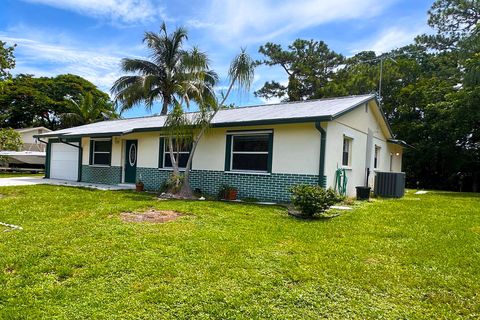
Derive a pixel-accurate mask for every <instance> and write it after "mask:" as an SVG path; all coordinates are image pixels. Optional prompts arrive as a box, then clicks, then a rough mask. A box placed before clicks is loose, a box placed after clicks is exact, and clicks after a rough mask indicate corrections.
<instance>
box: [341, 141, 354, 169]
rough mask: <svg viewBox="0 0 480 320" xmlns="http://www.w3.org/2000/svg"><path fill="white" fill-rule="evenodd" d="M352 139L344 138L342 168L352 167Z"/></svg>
mask: <svg viewBox="0 0 480 320" xmlns="http://www.w3.org/2000/svg"><path fill="white" fill-rule="evenodd" d="M352 141H353V139H352V138H349V137H347V136H343V149H342V166H344V167H350V166H351V165H352Z"/></svg>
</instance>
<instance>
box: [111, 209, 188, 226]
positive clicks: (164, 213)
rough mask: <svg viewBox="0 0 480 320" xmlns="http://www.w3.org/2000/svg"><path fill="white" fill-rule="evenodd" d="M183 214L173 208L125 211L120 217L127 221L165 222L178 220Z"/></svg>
mask: <svg viewBox="0 0 480 320" xmlns="http://www.w3.org/2000/svg"><path fill="white" fill-rule="evenodd" d="M182 215H183V214H182V213H180V212H177V211H172V210H154V209H152V210H149V211H145V212H123V213H121V214H120V218H121V219H122V220H123V221H125V222H150V223H164V222H168V221H173V220H177V219H178V218H180V217H181V216H182Z"/></svg>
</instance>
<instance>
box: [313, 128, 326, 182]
mask: <svg viewBox="0 0 480 320" xmlns="http://www.w3.org/2000/svg"><path fill="white" fill-rule="evenodd" d="M315 128H317V130H318V131H319V132H320V160H319V163H318V184H319V185H324V184H325V180H326V176H325V154H326V152H325V150H326V144H327V131H326V130H325V129H323V128H322V125H321V123H320V122H315ZM324 179H325V180H324Z"/></svg>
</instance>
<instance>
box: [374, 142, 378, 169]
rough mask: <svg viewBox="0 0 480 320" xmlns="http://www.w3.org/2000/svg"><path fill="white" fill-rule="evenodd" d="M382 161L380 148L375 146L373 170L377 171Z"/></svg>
mask: <svg viewBox="0 0 480 320" xmlns="http://www.w3.org/2000/svg"><path fill="white" fill-rule="evenodd" d="M379 161H380V147H379V146H375V155H374V158H373V169H377V168H378V165H379Z"/></svg>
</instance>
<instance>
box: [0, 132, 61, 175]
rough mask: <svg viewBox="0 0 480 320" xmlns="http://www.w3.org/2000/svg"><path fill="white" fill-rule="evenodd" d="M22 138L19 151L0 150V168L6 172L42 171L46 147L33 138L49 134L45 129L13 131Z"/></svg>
mask: <svg viewBox="0 0 480 320" xmlns="http://www.w3.org/2000/svg"><path fill="white" fill-rule="evenodd" d="M15 131H17V132H18V133H19V134H20V136H21V138H22V142H23V144H22V147H21V150H20V151H12V150H0V158H1V161H0V167H2V168H4V169H8V170H19V169H20V170H22V169H29V170H30V169H32V170H37V171H38V170H43V167H44V164H45V156H46V152H45V149H46V146H45V144H44V143H41V142H40V141H39V140H38V139H37V138H35V137H34V136H36V135H40V134H44V133H48V132H51V131H52V130H50V129H47V128H45V127H35V128H22V129H15Z"/></svg>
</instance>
